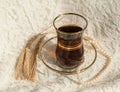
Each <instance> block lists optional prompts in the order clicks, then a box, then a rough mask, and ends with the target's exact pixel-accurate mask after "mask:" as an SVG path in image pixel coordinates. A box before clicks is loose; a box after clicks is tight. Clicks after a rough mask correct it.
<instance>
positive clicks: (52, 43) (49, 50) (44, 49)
mask: <svg viewBox="0 0 120 92" xmlns="http://www.w3.org/2000/svg"><path fill="white" fill-rule="evenodd" d="M48 35H49V36H48ZM48 35H47V36H45V40H44V41H43V44H41V48H40V55H39V56H40V59H41V60H42V62H43V63H44V65H45V66H46V67H48V68H49V69H51V70H53V71H55V72H58V73H61V74H76V73H77V69H78V67H79V68H80V70H79V72H83V71H85V70H87V69H89V68H90V67H91V66H92V65H93V64H94V63H95V61H96V58H97V51H96V48H95V46H94V44H92V43H91V42H90V41H89V40H88V39H86V38H84V39H83V42H84V51H85V52H84V62H83V64H81V65H80V66H78V67H77V68H74V69H63V68H61V67H60V66H59V64H58V62H57V59H56V54H55V50H56V45H57V38H56V34H48Z"/></svg>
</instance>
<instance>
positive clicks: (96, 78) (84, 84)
mask: <svg viewBox="0 0 120 92" xmlns="http://www.w3.org/2000/svg"><path fill="white" fill-rule="evenodd" d="M85 38H87V39H89V41H90V42H91V43H92V44H94V46H95V47H96V50H97V51H98V52H99V53H100V54H102V55H103V56H104V57H106V60H107V62H106V64H105V65H104V67H103V68H102V70H100V72H98V73H97V74H96V75H95V76H94V77H92V78H91V79H89V80H87V81H82V80H81V79H80V76H79V74H80V67H78V69H77V79H78V82H79V87H80V88H82V87H87V86H91V85H93V84H95V83H96V82H97V81H99V79H100V78H101V77H102V76H103V75H105V74H104V73H106V70H108V68H109V65H110V62H111V59H112V57H111V56H110V55H109V54H107V53H106V52H105V51H104V50H103V49H101V48H100V46H99V45H98V43H97V41H96V40H95V39H94V38H92V37H90V36H85Z"/></svg>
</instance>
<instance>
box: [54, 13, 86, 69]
mask: <svg viewBox="0 0 120 92" xmlns="http://www.w3.org/2000/svg"><path fill="white" fill-rule="evenodd" d="M87 25H88V22H87V20H86V18H84V17H83V16H82V15H79V14H76V13H64V14H61V15H58V16H57V17H56V18H55V19H54V21H53V26H54V28H55V30H56V32H57V47H56V52H55V54H56V58H57V63H58V65H59V66H60V67H62V68H64V69H73V68H76V67H78V66H79V65H81V64H82V63H83V62H84V45H83V32H84V30H85V29H86V28H87Z"/></svg>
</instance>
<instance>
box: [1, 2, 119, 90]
mask: <svg viewBox="0 0 120 92" xmlns="http://www.w3.org/2000/svg"><path fill="white" fill-rule="evenodd" d="M119 8H120V2H119V0H99V1H98V0H1V1H0V92H88V91H89V92H119V90H120V87H119V85H120V57H119V54H120V42H119V41H120V21H119V20H120V9H119ZM64 12H75V13H79V14H81V15H83V16H85V17H86V18H87V20H88V23H89V24H88V28H87V30H86V32H85V34H86V35H88V36H92V37H93V38H95V39H96V40H97V41H98V42H99V44H100V46H101V47H102V49H104V50H105V51H106V52H107V53H108V54H109V55H110V56H111V57H112V61H111V64H110V67H109V68H108V70H107V72H104V76H103V77H102V78H100V80H98V81H97V82H96V83H95V84H94V85H90V86H87V87H85V86H84V87H82V88H81V87H80V86H79V85H78V83H76V81H74V80H77V76H66V75H63V76H61V75H60V74H58V73H55V72H53V71H50V70H48V69H47V68H46V67H45V66H44V65H42V63H41V62H40V60H39V59H38V60H37V62H38V63H37V82H35V83H32V82H30V81H27V80H16V79H15V65H16V63H17V58H18V56H19V54H20V53H21V51H22V49H23V47H24V46H25V44H26V42H27V41H28V39H29V38H30V37H32V36H33V35H35V34H38V33H40V32H43V30H45V28H47V27H48V25H49V24H50V23H51V22H52V21H53V19H54V17H56V16H57V15H58V14H60V13H64ZM103 60H105V58H104V57H102V56H101V58H100V59H99V60H98V61H97V63H96V66H95V67H94V68H93V70H91V72H88V73H87V75H83V76H88V77H89V76H90V75H92V74H94V73H95V71H97V69H98V68H101V67H102V66H103V65H104V63H103V64H102V63H101V62H104V61H103ZM99 62H100V63H99ZM80 76H82V75H81V74H80ZM85 78H87V77H85ZM72 79H74V80H72Z"/></svg>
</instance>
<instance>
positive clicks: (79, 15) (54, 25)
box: [53, 13, 88, 35]
mask: <svg viewBox="0 0 120 92" xmlns="http://www.w3.org/2000/svg"><path fill="white" fill-rule="evenodd" d="M64 15H76V16H79V17H81V18H83V19H84V20H85V22H86V25H85V27H84V28H82V30H81V31H78V32H74V33H67V32H62V31H60V30H58V28H57V27H56V25H55V22H56V20H57V19H58V18H59V17H61V16H64ZM87 26H88V21H87V19H86V18H85V17H84V16H82V15H80V14H77V13H63V14H59V15H58V16H57V17H55V18H54V20H53V27H54V28H55V29H56V31H57V32H59V33H62V34H69V35H73V34H78V33H82V32H83V31H84V30H85V29H86V28H87Z"/></svg>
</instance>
